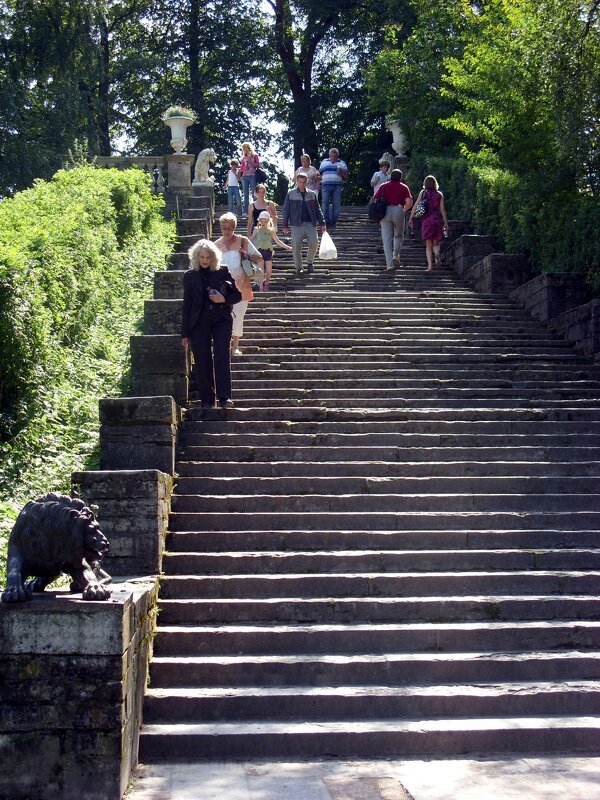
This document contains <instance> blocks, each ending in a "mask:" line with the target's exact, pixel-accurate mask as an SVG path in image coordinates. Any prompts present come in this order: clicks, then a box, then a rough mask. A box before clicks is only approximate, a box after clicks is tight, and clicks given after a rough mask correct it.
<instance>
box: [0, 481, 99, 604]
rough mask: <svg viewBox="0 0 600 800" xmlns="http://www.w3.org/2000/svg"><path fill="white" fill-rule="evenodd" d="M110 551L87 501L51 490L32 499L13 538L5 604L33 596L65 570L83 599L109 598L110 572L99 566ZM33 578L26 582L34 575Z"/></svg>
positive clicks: (9, 546)
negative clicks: (51, 491)
mask: <svg viewBox="0 0 600 800" xmlns="http://www.w3.org/2000/svg"><path fill="white" fill-rule="evenodd" d="M109 549H110V545H109V543H108V539H107V538H106V537H105V536H104V534H103V533H102V531H101V530H100V528H99V526H98V523H97V522H96V518H95V517H94V513H93V511H92V510H91V509H90V508H88V507H87V506H86V505H85V503H84V502H83V501H82V500H79V499H78V498H72V497H67V496H66V495H62V494H54V493H50V494H47V495H44V497H38V499H37V500H30V501H29V503H27V504H26V505H25V506H24V507H23V509H22V510H21V512H20V514H19V516H18V517H17V521H16V522H15V524H14V527H13V529H12V531H11V532H10V536H9V539H8V558H7V578H6V589H5V590H4V591H3V592H2V594H1V595H0V600H2V601H3V602H5V603H15V602H22V601H24V600H31V598H32V596H33V593H34V592H43V591H44V589H45V588H46V586H48V584H49V583H52V581H54V580H56V578H58V577H59V575H60V574H61V572H66V573H67V575H70V577H71V591H72V592H81V593H82V596H83V599H84V600H108V598H109V597H110V594H111V590H110V588H109V587H108V586H107V585H106V584H107V583H110V580H111V578H110V575H107V573H106V572H104V570H102V569H101V568H100V561H101V560H102V556H103V555H104V554H105V553H106V552H107V551H108V550H109ZM32 576H33V579H32V580H27V579H28V578H31V577H32Z"/></svg>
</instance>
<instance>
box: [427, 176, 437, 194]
mask: <svg viewBox="0 0 600 800" xmlns="http://www.w3.org/2000/svg"><path fill="white" fill-rule="evenodd" d="M423 188H424V189H435V190H436V192H437V191H438V189H439V188H440V187H439V184H438V182H437V179H436V178H435V176H434V175H428V176H427V177H426V178H425V180H424V181H423Z"/></svg>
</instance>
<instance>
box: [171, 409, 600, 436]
mask: <svg viewBox="0 0 600 800" xmlns="http://www.w3.org/2000/svg"><path fill="white" fill-rule="evenodd" d="M599 418H600V401H599V402H598V406H597V407H596V408H594V407H593V406H591V405H590V406H589V407H586V406H581V407H579V406H577V405H571V406H564V407H561V406H549V407H542V406H540V407H527V408H518V407H513V406H509V407H498V408H494V407H480V408H469V407H466V408H450V407H444V406H439V407H438V406H436V407H433V408H431V407H429V408H423V407H417V408H415V407H411V408H385V407H384V408H378V409H368V408H324V407H323V406H295V407H290V406H280V405H275V406H259V407H257V408H239V407H234V408H232V409H230V410H229V411H228V413H227V424H228V425H232V426H236V425H237V424H239V423H245V424H248V422H252V423H253V424H254V423H259V422H261V421H264V420H270V421H273V422H286V421H289V422H297V421H299V422H334V421H338V422H355V421H359V422H362V423H368V424H369V425H370V424H371V423H376V424H377V423H380V422H394V421H399V422H402V423H403V422H406V421H412V422H417V421H425V422H433V421H434V420H440V421H441V422H442V423H444V422H446V421H454V422H457V423H458V422H480V421H481V422H494V421H499V422H502V423H511V422H513V421H514V422H517V423H519V422H528V421H535V422H546V421H549V422H554V423H562V422H580V421H581V422H585V421H589V422H596V421H597V420H598V419H599ZM185 422H186V424H185V427H184V428H183V430H182V435H183V434H184V433H185V431H187V430H194V423H195V422H203V423H210V424H214V423H215V422H216V423H219V424H221V423H222V422H223V417H222V415H221V414H220V413H216V414H213V415H210V414H207V413H206V409H203V408H201V407H200V404H198V403H193V402H191V403H189V404H188V408H187V409H186V414H185Z"/></svg>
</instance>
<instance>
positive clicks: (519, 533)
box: [169, 515, 600, 568]
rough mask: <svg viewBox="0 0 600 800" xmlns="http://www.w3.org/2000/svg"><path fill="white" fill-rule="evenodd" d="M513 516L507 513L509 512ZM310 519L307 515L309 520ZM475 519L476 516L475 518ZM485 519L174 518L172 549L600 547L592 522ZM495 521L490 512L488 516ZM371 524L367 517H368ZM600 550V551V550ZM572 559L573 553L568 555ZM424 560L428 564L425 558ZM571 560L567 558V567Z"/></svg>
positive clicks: (550, 517) (529, 549) (533, 550)
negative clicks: (357, 522)
mask: <svg viewBox="0 0 600 800" xmlns="http://www.w3.org/2000/svg"><path fill="white" fill-rule="evenodd" d="M505 516H508V515H505ZM305 519H306V518H305ZM472 521H473V520H471V522H472ZM476 521H477V522H481V524H480V526H479V528H475V527H466V526H465V527H456V528H452V526H450V525H448V526H447V527H446V526H443V525H440V526H439V527H438V528H437V529H431V528H429V529H428V528H427V527H425V526H423V527H421V528H409V527H405V528H403V529H401V530H394V529H390V528H385V527H383V528H381V529H380V530H377V529H373V528H371V527H370V526H368V525H367V527H366V528H364V529H362V530H361V529H357V528H354V527H352V525H348V526H347V527H346V528H338V529H328V528H325V527H323V528H320V529H316V528H315V529H311V528H298V527H296V528H295V527H293V526H292V525H288V526H287V527H284V528H283V529H281V530H273V529H272V528H268V527H265V528H263V529H256V528H253V527H250V526H246V527H245V528H240V529H237V530H230V529H227V530H225V529H223V525H222V524H221V526H218V527H216V528H215V529H214V530H206V529H204V530H191V529H186V528H185V527H181V528H180V529H179V530H177V529H176V528H175V525H174V523H175V522H177V523H183V522H184V520H183V519H176V518H175V517H173V519H172V520H171V534H170V537H169V549H170V550H171V551H173V552H174V553H180V552H183V553H190V552H193V551H196V552H206V551H208V552H212V553H215V554H218V553H221V552H229V551H232V550H233V551H237V552H245V551H247V550H248V548H252V549H253V550H254V551H256V552H257V553H260V552H265V553H266V552H269V551H272V550H273V549H274V548H275V549H277V550H281V551H285V552H288V553H289V552H292V553H293V552H296V551H303V550H306V551H309V552H322V551H323V550H324V549H326V550H327V551H328V552H333V551H336V550H343V551H357V550H359V551H362V550H370V551H375V552H385V551H388V550H392V549H396V550H412V551H415V552H416V553H419V554H421V553H422V552H423V551H426V550H432V549H437V550H440V551H445V550H455V551H463V550H466V551H471V550H474V551H480V550H484V549H491V550H496V549H500V550H514V549H519V550H524V551H527V552H530V553H531V554H532V557H535V553H536V551H538V550H543V549H559V550H561V549H562V550H564V551H565V552H567V553H568V552H570V551H571V550H573V549H575V550H576V549H578V548H584V549H585V548H589V549H594V550H595V549H597V548H598V534H597V531H596V530H595V528H594V527H593V526H591V527H589V528H588V529H585V527H575V528H571V529H570V530H560V529H559V528H557V527H556V525H554V526H553V524H552V523H556V522H560V521H561V520H560V518H559V519H558V520H557V517H556V515H548V519H547V520H546V521H547V522H548V523H549V524H548V525H546V527H539V528H536V527H535V526H533V525H532V526H531V527H519V525H518V523H519V522H521V523H523V522H524V521H526V522H527V521H528V518H527V517H524V516H523V515H521V516H520V517H518V516H515V515H513V516H512V518H509V519H508V520H506V519H505V521H512V522H513V523H514V524H513V527H512V528H491V527H489V526H488V527H487V528H486V527H485V525H484V524H483V523H484V522H485V521H486V520H485V519H484V520H481V521H480V520H479V518H476ZM487 521H488V522H493V521H494V518H493V517H491V516H490V518H489V519H488V520H487ZM367 522H368V520H367ZM599 552H600V551H599ZM567 558H568V556H567ZM424 563H425V562H424ZM568 565H569V561H568V560H567V561H566V562H565V568H567V567H568Z"/></svg>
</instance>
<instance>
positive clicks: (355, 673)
mask: <svg viewBox="0 0 600 800" xmlns="http://www.w3.org/2000/svg"><path fill="white" fill-rule="evenodd" d="M150 678H151V686H157V685H160V686H161V687H165V688H168V687H186V688H187V687H190V686H202V687H223V686H230V687H233V688H235V687H241V686H257V685H260V686H265V687H282V686H297V685H298V684H302V685H308V686H346V685H348V686H368V685H373V684H374V685H382V684H385V685H392V686H406V685H410V684H415V683H418V684H421V685H430V686H432V685H435V684H439V683H441V684H447V683H448V682H454V683H470V682H471V683H475V682H476V683H479V684H481V683H489V682H490V681H496V682H505V681H517V682H523V681H565V680H566V681H569V680H580V681H582V680H590V681H598V680H599V679H600V652H598V651H594V650H588V651H577V650H564V649H560V648H556V649H553V650H548V651H536V650H529V651H519V650H515V649H513V650H512V651H507V652H501V651H500V652H485V651H474V652H470V653H469V652H464V651H463V652H456V653H440V652H437V653H436V652H432V653H393V652H385V653H382V654H378V653H370V654H369V653H367V654H360V653H354V654H352V655H318V654H315V655H313V654H304V653H301V654H296V655H291V654H287V655H286V654H279V653H277V654H272V655H231V656H206V655H202V656H186V657H183V658H178V657H175V656H157V657H155V658H153V660H152V662H151V664H150Z"/></svg>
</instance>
